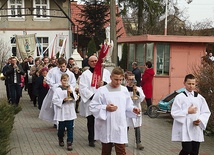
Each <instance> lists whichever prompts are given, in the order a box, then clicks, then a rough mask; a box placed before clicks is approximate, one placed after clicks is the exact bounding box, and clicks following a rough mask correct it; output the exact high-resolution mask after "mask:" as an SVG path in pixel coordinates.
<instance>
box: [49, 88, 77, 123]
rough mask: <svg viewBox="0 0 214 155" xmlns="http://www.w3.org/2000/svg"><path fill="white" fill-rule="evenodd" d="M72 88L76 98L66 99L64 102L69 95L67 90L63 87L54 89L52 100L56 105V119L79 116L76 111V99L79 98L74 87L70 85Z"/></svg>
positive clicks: (70, 118) (69, 118)
mask: <svg viewBox="0 0 214 155" xmlns="http://www.w3.org/2000/svg"><path fill="white" fill-rule="evenodd" d="M70 88H71V90H72V92H73V96H74V100H72V101H66V102H64V103H63V100H64V98H67V97H68V93H67V90H62V88H61V87H57V88H56V89H55V91H54V94H53V99H52V102H53V104H54V105H55V113H54V120H55V121H66V120H74V119H76V118H77V115H76V112H75V100H76V99H77V95H76V93H75V90H74V88H73V87H72V86H70Z"/></svg>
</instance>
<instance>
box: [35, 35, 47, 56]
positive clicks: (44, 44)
mask: <svg viewBox="0 0 214 155" xmlns="http://www.w3.org/2000/svg"><path fill="white" fill-rule="evenodd" d="M39 39H40V40H39ZM44 39H47V42H44ZM48 45H49V37H44V36H43V37H37V39H36V47H37V49H36V52H37V53H38V48H39V46H40V47H41V48H42V51H40V52H44V50H45V49H46V48H47V47H48ZM47 52H48V56H49V55H50V53H49V49H48V50H47ZM37 56H39V55H37Z"/></svg>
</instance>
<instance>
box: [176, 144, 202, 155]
mask: <svg viewBox="0 0 214 155" xmlns="http://www.w3.org/2000/svg"><path fill="white" fill-rule="evenodd" d="M181 145H182V150H181V152H180V153H179V155H198V153H199V147H200V142H195V141H191V142H182V143H181Z"/></svg>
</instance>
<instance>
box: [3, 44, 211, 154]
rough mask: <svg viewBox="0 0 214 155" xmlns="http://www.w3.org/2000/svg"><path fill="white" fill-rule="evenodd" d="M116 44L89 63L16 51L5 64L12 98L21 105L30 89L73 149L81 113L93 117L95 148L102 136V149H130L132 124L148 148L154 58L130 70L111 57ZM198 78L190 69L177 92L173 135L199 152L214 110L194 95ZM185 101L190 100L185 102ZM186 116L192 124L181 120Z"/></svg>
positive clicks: (35, 101) (41, 111) (46, 117)
mask: <svg viewBox="0 0 214 155" xmlns="http://www.w3.org/2000/svg"><path fill="white" fill-rule="evenodd" d="M111 48H112V46H111V45H110V44H107V42H104V44H103V45H102V46H101V49H100V51H99V54H98V55H96V54H94V55H91V56H89V57H88V58H86V59H84V60H82V66H84V67H83V68H79V67H78V65H77V63H76V62H75V59H74V58H72V57H70V58H68V60H66V59H65V57H64V56H63V54H61V56H60V57H59V58H55V57H52V58H49V57H47V56H44V57H43V58H41V57H36V58H34V57H33V56H31V55H29V56H28V57H27V58H25V59H24V60H23V61H22V60H21V59H18V58H17V57H15V56H12V57H10V58H9V59H8V62H7V64H6V65H5V66H4V67H3V70H2V73H3V75H4V78H5V87H6V94H7V100H8V103H9V104H11V105H13V106H19V102H20V98H21V97H22V93H23V91H26V92H27V94H28V96H29V103H31V104H32V107H35V108H38V110H39V116H38V119H41V120H43V121H47V122H50V123H52V125H53V128H56V129H57V135H56V136H57V139H58V145H59V146H60V147H64V146H65V145H66V148H67V150H68V151H72V150H73V143H75V142H74V137H75V135H74V131H73V130H74V128H75V120H76V119H78V117H77V116H78V115H80V116H83V117H85V118H86V120H87V124H85V125H86V128H87V131H88V137H87V139H88V146H89V147H92V148H94V147H96V145H95V144H96V141H99V142H101V146H102V149H101V154H102V155H109V154H111V152H112V148H115V153H116V154H117V155H125V154H126V148H127V147H128V145H129V143H128V132H129V130H130V128H132V129H134V135H135V136H134V137H135V143H136V145H135V149H136V150H139V151H142V153H143V150H144V146H143V145H142V140H141V137H142V136H141V135H142V131H141V126H142V116H143V115H148V112H149V111H148V110H147V111H146V110H145V111H144V112H143V111H142V107H141V106H142V102H143V101H144V100H145V102H146V106H147V109H148V108H149V107H150V106H151V105H152V80H153V77H154V75H155V73H154V70H153V68H152V63H151V62H150V61H147V62H146V63H145V68H144V69H145V70H144V73H143V74H141V71H140V69H139V67H138V64H137V62H133V63H132V68H133V70H132V71H126V72H124V70H123V69H122V68H120V67H115V66H114V65H111V62H109V61H106V57H108V59H109V58H111ZM109 51H110V53H108V52H109ZM109 64H110V65H109ZM106 66H107V67H106ZM195 82H196V81H195V77H194V76H193V75H192V74H188V75H186V77H185V79H184V86H185V89H184V91H183V92H184V93H180V94H179V95H177V96H176V97H175V101H174V103H173V106H172V111H171V114H172V117H173V118H174V123H173V129H172V141H181V142H182V149H181V151H180V153H179V155H188V154H189V153H190V154H194V155H196V154H198V153H199V147H200V142H202V141H204V137H203V130H205V129H206V124H207V122H208V120H209V116H210V110H209V108H208V106H207V104H206V100H205V99H204V98H203V97H202V96H201V95H200V94H197V95H192V93H194V90H195V89H194V87H195ZM191 96H193V97H191ZM186 97H188V100H187V99H186ZM181 103H182V104H184V103H185V104H186V105H185V106H184V105H183V107H181V106H180V104H181ZM191 103H194V105H193V104H191ZM199 107H200V108H199ZM190 120H193V123H192V122H191V121H190ZM184 121H187V123H188V124H189V125H188V124H187V126H181V122H184ZM196 128H197V130H195V129H196ZM184 130H185V132H184V133H182V135H183V136H181V135H180V134H181V132H183V131H184ZM196 135H197V136H196Z"/></svg>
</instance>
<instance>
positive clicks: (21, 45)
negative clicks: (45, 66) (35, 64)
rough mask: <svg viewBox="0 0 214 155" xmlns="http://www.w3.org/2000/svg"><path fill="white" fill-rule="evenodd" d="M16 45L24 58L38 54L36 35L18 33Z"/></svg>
mask: <svg viewBox="0 0 214 155" xmlns="http://www.w3.org/2000/svg"><path fill="white" fill-rule="evenodd" d="M16 46H17V48H18V52H19V54H20V57H21V58H22V59H24V58H26V57H28V56H33V57H34V55H36V53H35V52H36V51H35V50H36V35H35V34H28V35H16Z"/></svg>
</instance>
